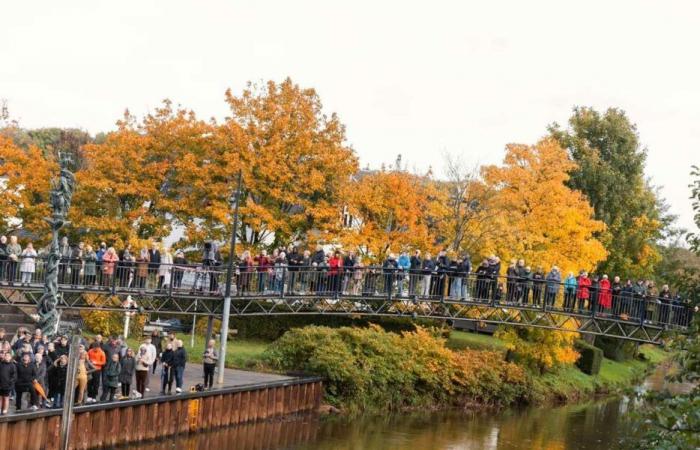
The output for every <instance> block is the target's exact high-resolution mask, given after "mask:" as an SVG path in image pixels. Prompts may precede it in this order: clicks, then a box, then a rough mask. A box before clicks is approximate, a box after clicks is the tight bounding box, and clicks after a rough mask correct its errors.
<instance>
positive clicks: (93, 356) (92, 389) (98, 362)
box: [87, 340, 107, 403]
mask: <svg viewBox="0 0 700 450" xmlns="http://www.w3.org/2000/svg"><path fill="white" fill-rule="evenodd" d="M88 359H89V360H90V362H91V363H92V365H93V366H94V368H95V370H94V372H93V373H92V377H91V378H90V382H89V383H88V396H87V402H88V403H94V402H96V401H97V397H98V394H99V391H100V384H101V381H102V368H103V367H104V366H105V364H106V363H107V357H106V356H105V352H104V350H102V345H101V342H98V341H97V340H96V341H94V342H93V343H92V344H90V350H88ZM102 390H103V391H104V386H102Z"/></svg>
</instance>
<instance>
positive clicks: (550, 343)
mask: <svg viewBox="0 0 700 450" xmlns="http://www.w3.org/2000/svg"><path fill="white" fill-rule="evenodd" d="M568 323H569V322H567V324H568ZM567 326H573V325H567ZM495 336H496V337H497V338H499V339H501V340H502V341H503V342H504V343H505V346H506V349H507V350H508V360H514V361H517V362H520V363H522V364H523V365H525V366H527V367H529V368H531V369H534V370H536V371H539V372H540V373H544V372H547V371H550V370H552V369H555V368H557V367H561V366H564V365H571V364H573V363H575V362H576V360H577V359H578V357H579V354H578V352H576V350H575V349H574V342H575V341H576V339H577V336H578V335H577V334H576V333H573V332H569V331H555V330H548V329H544V328H529V327H526V328H524V327H512V326H511V327H504V328H501V329H500V330H498V331H497V332H496V333H495Z"/></svg>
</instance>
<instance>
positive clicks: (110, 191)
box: [71, 101, 212, 243]
mask: <svg viewBox="0 0 700 450" xmlns="http://www.w3.org/2000/svg"><path fill="white" fill-rule="evenodd" d="M211 131H212V127H211V125H209V124H207V123H205V122H202V121H200V120H198V119H197V118H196V117H195V115H194V113H192V112H190V111H186V110H183V109H178V110H174V109H173V108H172V104H171V103H170V102H169V101H166V102H164V104H163V106H162V107H161V108H158V109H157V110H156V111H155V113H153V114H149V115H147V116H146V117H145V118H144V119H143V121H141V122H140V123H139V122H137V121H136V119H135V118H134V117H133V116H131V115H130V114H129V113H128V112H127V113H126V114H125V116H124V119H123V120H121V121H119V122H118V129H117V131H115V132H113V133H109V134H108V135H107V137H106V139H105V141H104V142H103V143H101V144H91V145H87V146H85V148H84V152H83V153H84V156H85V160H86V163H85V165H84V167H83V168H82V169H81V170H79V171H78V172H77V173H76V179H77V183H78V186H79V188H78V189H77V190H76V194H75V199H74V205H75V206H74V208H72V209H71V218H72V219H73V223H74V227H79V228H80V229H81V233H82V234H83V235H86V234H87V235H88V236H92V237H94V238H95V239H98V238H99V239H106V240H110V241H114V242H120V243H123V242H127V241H135V240H145V239H160V238H163V237H166V236H168V235H169V234H170V233H171V232H172V229H173V226H174V225H176V224H178V221H181V222H184V221H185V220H187V219H189V218H190V217H192V215H193V214H192V213H193V211H192V210H193V209H197V208H195V205H193V202H192V192H193V191H194V190H196V189H197V187H198V184H197V183H198V180H200V178H201V174H202V172H204V171H205V170H206V169H205V168H204V167H203V166H205V165H206V160H207V156H208V154H209V152H210V148H211V145H212V142H211V138H210V136H211ZM183 211H186V212H187V214H185V213H183ZM202 211H204V208H199V212H202ZM188 214H189V215H188Z"/></svg>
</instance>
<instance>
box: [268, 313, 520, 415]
mask: <svg viewBox="0 0 700 450" xmlns="http://www.w3.org/2000/svg"><path fill="white" fill-rule="evenodd" d="M264 359H265V361H266V363H267V364H268V365H270V366H271V367H272V368H274V369H277V370H284V371H303V372H306V373H308V374H314V375H319V376H322V377H324V379H325V382H324V384H325V389H326V400H327V401H328V402H329V403H331V404H334V405H337V406H341V407H344V408H346V409H348V410H350V411H351V412H353V411H362V410H376V409H382V410H399V409H404V408H415V407H426V406H434V405H440V406H445V405H454V406H465V405H469V404H475V403H478V404H481V405H505V404H511V403H514V402H517V401H519V400H522V399H524V398H525V396H526V391H527V389H526V383H527V377H526V374H525V373H524V371H523V370H522V369H521V368H520V367H519V366H517V365H516V364H513V363H509V362H506V361H504V360H503V357H502V355H501V354H499V353H497V352H491V351H478V350H462V351H458V352H456V351H452V350H450V349H448V348H447V347H446V346H445V340H444V339H443V338H441V337H439V335H438V333H437V332H433V331H431V330H427V329H424V328H418V329H417V330H416V331H413V332H402V333H401V334H397V333H391V332H387V331H385V330H383V329H382V328H381V327H379V326H376V325H369V326H368V327H365V328H359V327H341V328H329V327H321V326H308V327H305V328H295V329H292V330H290V331H288V332H287V333H285V334H284V335H283V336H282V337H281V338H280V339H279V340H277V341H276V342H274V343H273V344H272V345H271V346H270V348H269V349H268V350H267V352H266V353H265V355H264Z"/></svg>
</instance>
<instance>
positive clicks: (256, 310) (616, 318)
mask: <svg viewBox="0 0 700 450" xmlns="http://www.w3.org/2000/svg"><path fill="white" fill-rule="evenodd" d="M37 265H38V266H39V267H41V265H40V261H37ZM168 270H169V272H168V275H167V276H164V277H162V278H161V277H158V276H157V275H158V273H159V272H157V271H154V272H152V273H150V274H148V275H147V276H143V277H138V276H135V272H133V270H132V269H130V268H126V267H125V268H119V267H117V269H116V272H115V274H114V275H112V276H103V277H99V276H98V277H97V278H96V277H84V276H83V275H82V273H81V270H80V266H78V267H77V268H75V269H74V270H67V268H65V270H63V271H62V272H63V273H62V274H60V277H59V285H58V288H59V290H60V292H61V293H62V295H63V298H62V300H61V302H60V303H59V304H58V308H64V309H78V310H104V311H122V312H124V311H134V310H138V311H140V312H146V313H150V312H159V313H169V314H185V315H221V314H222V312H223V291H224V289H223V287H224V282H223V281H224V279H223V274H224V272H223V271H221V270H220V269H213V268H203V267H201V266H171V267H168ZM59 272H60V271H59ZM43 275H44V274H43V272H42V271H41V270H38V271H37V272H36V273H35V274H34V275H33V278H32V280H31V282H30V283H27V284H24V285H22V284H17V282H16V279H15V281H14V283H13V284H12V285H9V282H5V283H4V285H3V283H2V281H3V280H0V301H3V302H5V303H9V304H14V305H21V304H24V305H36V304H37V303H38V302H39V298H40V295H41V292H42V288H43V279H42V277H43ZM4 281H11V280H4ZM231 287H232V289H231V291H232V304H231V314H232V315H241V316H243V315H285V314H294V315H302V314H345V315H373V316H408V317H424V318H432V319H447V320H454V319H464V320H473V321H479V322H484V323H492V324H509V325H521V326H533V327H543V328H550V329H558V330H565V331H578V332H581V333H590V334H596V335H605V336H612V337H616V338H621V339H630V340H634V341H638V342H650V343H657V344H658V343H660V341H661V338H662V335H663V333H664V332H665V331H666V330H673V329H678V330H683V329H686V328H687V326H688V324H689V323H690V321H691V319H692V317H693V314H694V312H693V310H692V309H690V308H689V306H688V305H687V304H686V303H683V302H681V301H680V300H679V299H677V298H670V297H669V296H665V297H663V296H662V297H655V296H652V295H648V294H643V293H642V294H638V293H635V292H632V291H621V292H620V291H617V292H612V291H611V290H609V289H608V290H603V289H599V288H596V287H589V288H585V289H581V290H579V289H576V288H574V290H573V291H569V290H567V288H566V286H564V285H563V284H561V283H558V284H557V283H547V282H545V281H541V282H535V281H532V280H521V279H513V278H507V277H494V278H485V277H481V276H475V275H473V274H469V275H466V274H453V273H449V272H445V273H433V274H423V273H413V272H400V271H390V272H387V271H384V270H383V269H381V268H373V267H370V268H363V269H352V270H347V271H345V272H343V271H342V270H339V271H337V272H335V273H334V272H331V271H329V270H318V269H316V268H304V269H297V270H288V269H279V270H278V269H271V270H270V271H251V272H243V273H236V274H235V276H234V278H233V283H232V286H231ZM584 294H585V295H584ZM125 308H126V309H125Z"/></svg>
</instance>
